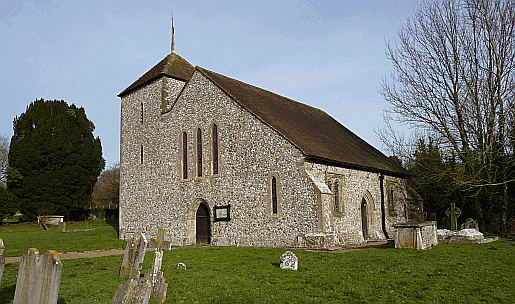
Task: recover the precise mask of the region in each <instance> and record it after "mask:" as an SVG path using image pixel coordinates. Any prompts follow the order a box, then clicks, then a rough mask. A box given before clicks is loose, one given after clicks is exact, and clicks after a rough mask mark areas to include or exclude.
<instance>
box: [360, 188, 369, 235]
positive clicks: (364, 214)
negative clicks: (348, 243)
mask: <svg viewBox="0 0 515 304" xmlns="http://www.w3.org/2000/svg"><path fill="white" fill-rule="evenodd" d="M361 230H362V231H363V238H364V239H368V218H367V200H365V198H363V199H362V200H361Z"/></svg>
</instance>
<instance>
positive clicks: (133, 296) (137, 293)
mask: <svg viewBox="0 0 515 304" xmlns="http://www.w3.org/2000/svg"><path fill="white" fill-rule="evenodd" d="M151 292H152V284H151V283H150V281H149V280H147V279H144V278H138V279H130V280H129V281H127V283H125V284H120V286H118V289H117V290H116V292H115V293H114V297H113V301H112V302H111V303H112V304H148V302H149V300H150V294H151Z"/></svg>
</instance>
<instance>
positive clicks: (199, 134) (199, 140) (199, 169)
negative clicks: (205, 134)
mask: <svg viewBox="0 0 515 304" xmlns="http://www.w3.org/2000/svg"><path fill="white" fill-rule="evenodd" d="M197 176H198V177H202V130H200V128H198V129H197Z"/></svg>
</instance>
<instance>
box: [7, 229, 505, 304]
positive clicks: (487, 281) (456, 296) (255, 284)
mask: <svg viewBox="0 0 515 304" xmlns="http://www.w3.org/2000/svg"><path fill="white" fill-rule="evenodd" d="M82 225H90V227H91V226H93V227H95V228H96V229H95V231H103V232H105V236H103V237H98V238H94V237H93V236H91V235H87V234H76V235H75V237H76V238H78V239H79V240H82V242H83V244H84V246H85V247H88V248H91V247H95V246H93V245H92V244H90V243H91V242H92V241H91V240H90V239H89V238H94V240H95V241H96V242H99V243H100V244H103V246H106V247H105V248H120V247H121V245H120V242H121V241H118V240H116V232H115V231H114V229H113V227H111V226H109V225H106V224H105V223H104V222H90V223H88V224H86V223H84V224H82ZM6 228H8V229H10V230H11V231H12V232H9V233H12V234H13V235H17V234H20V238H22V237H25V235H26V234H30V233H29V231H28V229H29V228H31V229H32V230H33V233H34V235H35V236H36V237H39V238H41V236H42V235H44V234H40V233H39V229H40V228H38V227H30V226H28V227H15V225H11V226H10V227H0V237H1V238H4V240H6V253H8V255H11V254H9V251H8V249H9V247H10V246H12V243H11V244H10V242H11V240H12V238H11V237H9V238H5V237H4V236H5V235H6V232H5V229H6ZM18 230H20V231H18ZM109 230H111V231H109ZM50 232H51V233H52V230H51V231H50ZM45 233H46V232H45ZM84 233H85V232H84ZM47 236H50V239H42V240H35V239H34V240H33V241H34V242H33V243H32V244H34V246H32V244H31V243H30V242H29V244H27V243H22V242H21V241H20V242H19V243H17V244H18V246H22V247H24V248H23V249H22V250H21V251H24V252H26V248H28V247H37V246H38V245H39V246H41V248H45V249H47V248H48V249H51V248H56V247H59V246H61V247H59V248H64V249H62V250H60V251H64V252H67V251H82V250H80V249H77V247H76V246H78V245H76V244H75V243H74V242H72V244H70V246H71V247H70V248H72V250H67V246H68V245H67V244H59V243H60V242H61V239H58V241H55V240H52V236H53V235H52V234H47ZM55 237H56V238H59V237H61V236H59V235H58V233H56V235H55ZM79 243H80V242H79ZM97 249H98V248H97ZM85 250H86V249H85ZM285 251H286V250H285V249H264V248H241V247H240V248H235V247H198V248H195V247H185V248H174V249H173V250H172V251H165V253H164V259H163V268H162V270H163V272H164V276H165V278H166V280H167V283H168V292H167V301H166V303H264V302H270V303H513V299H515V242H514V241H508V240H503V241H497V242H493V243H488V244H467V245H438V246H436V247H434V248H432V249H430V250H424V251H423V250H419V251H417V250H410V249H394V248H368V249H361V250H353V251H347V252H342V253H335V252H327V251H325V252H317V251H305V250H292V251H293V252H294V253H295V254H296V255H297V256H298V258H299V270H298V271H291V270H282V269H280V267H279V257H280V256H281V254H283V253H284V252H285ZM10 252H16V251H10ZM40 252H43V251H42V250H41V249H40ZM152 257H153V253H152V252H147V254H146V256H145V263H144V267H143V269H142V272H143V273H145V272H147V271H148V269H150V268H151V264H152ZM122 258H123V256H122V255H117V256H110V257H100V258H87V259H77V260H63V272H62V277H61V289H60V293H59V303H61V304H62V303H67V304H71V303H86V304H87V303H111V299H112V297H113V294H114V291H115V290H116V288H117V287H118V285H119V284H122V283H125V282H126V281H127V280H119V279H118V273H119V269H120V265H121V262H122ZM179 262H183V263H185V264H186V266H187V270H177V269H175V266H176V265H177V263H179ZM18 265H19V263H14V264H11V265H7V267H6V269H5V272H4V278H3V280H2V285H1V289H0V304H4V303H12V301H13V299H14V291H15V284H16V274H17V268H18ZM151 303H157V302H156V301H151Z"/></svg>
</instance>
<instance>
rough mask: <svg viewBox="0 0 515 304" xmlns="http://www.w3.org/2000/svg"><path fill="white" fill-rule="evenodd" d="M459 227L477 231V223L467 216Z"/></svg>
mask: <svg viewBox="0 0 515 304" xmlns="http://www.w3.org/2000/svg"><path fill="white" fill-rule="evenodd" d="M461 229H475V230H477V231H479V225H478V224H477V221H475V220H474V219H472V218H470V217H469V218H468V219H466V220H465V222H464V223H463V224H461Z"/></svg>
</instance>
